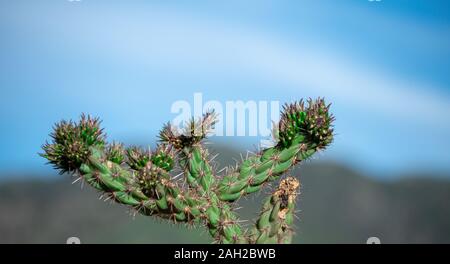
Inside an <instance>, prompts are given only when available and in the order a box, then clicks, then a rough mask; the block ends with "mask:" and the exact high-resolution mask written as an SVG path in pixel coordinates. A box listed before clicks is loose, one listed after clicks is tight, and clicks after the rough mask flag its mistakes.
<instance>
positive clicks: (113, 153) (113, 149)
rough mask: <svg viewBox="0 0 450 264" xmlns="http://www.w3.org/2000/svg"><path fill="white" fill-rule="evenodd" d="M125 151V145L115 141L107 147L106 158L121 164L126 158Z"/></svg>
mask: <svg viewBox="0 0 450 264" xmlns="http://www.w3.org/2000/svg"><path fill="white" fill-rule="evenodd" d="M123 152H124V151H123V145H122V144H119V143H116V142H113V143H112V144H110V145H108V147H107V148H106V159H107V160H109V161H111V162H114V163H116V164H119V165H121V164H122V163H123V161H124V160H125V155H124V153H123Z"/></svg>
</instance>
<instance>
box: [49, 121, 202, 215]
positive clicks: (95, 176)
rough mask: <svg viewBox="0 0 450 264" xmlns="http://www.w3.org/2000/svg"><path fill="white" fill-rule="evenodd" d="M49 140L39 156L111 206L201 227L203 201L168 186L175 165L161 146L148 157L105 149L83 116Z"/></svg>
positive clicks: (102, 139) (174, 185)
mask: <svg viewBox="0 0 450 264" xmlns="http://www.w3.org/2000/svg"><path fill="white" fill-rule="evenodd" d="M52 138H53V142H52V143H47V144H45V145H44V146H43V149H44V153H42V154H41V156H43V157H45V158H47V159H48V160H49V162H50V163H51V164H53V165H54V166H55V168H57V169H59V170H60V171H61V172H62V173H64V172H69V173H72V174H76V175H78V176H79V177H80V178H82V179H83V180H84V181H85V182H86V183H88V184H89V185H91V186H92V187H94V188H95V189H97V190H99V191H101V192H103V193H105V194H106V195H107V196H108V197H109V198H111V199H113V200H114V201H116V202H118V203H120V204H124V205H127V206H130V207H132V208H133V209H135V210H136V211H137V212H140V213H142V214H145V215H157V216H160V217H163V218H168V219H172V220H173V221H176V222H188V223H191V222H200V221H201V220H202V219H203V218H204V211H205V209H203V205H204V204H206V201H205V199H200V198H199V197H196V196H195V193H192V192H189V191H185V190H182V189H181V188H180V187H179V186H178V184H177V183H176V182H173V181H172V180H171V177H170V175H169V171H170V170H171V169H172V167H173V159H172V156H171V153H170V150H168V149H167V148H165V147H164V146H160V147H159V148H158V149H157V150H156V151H155V152H154V153H152V154H150V153H147V154H144V153H143V152H142V151H141V150H139V149H138V148H135V147H133V148H130V149H128V151H127V152H126V154H125V153H124V152H125V151H124V150H123V148H122V146H121V145H118V144H111V145H107V143H106V141H105V137H104V135H103V134H102V130H101V129H100V128H99V121H98V119H92V118H90V117H86V116H84V115H83V116H82V118H81V120H80V122H79V123H78V124H77V123H74V122H66V121H62V122H60V123H58V124H57V125H56V126H55V130H54V133H53V134H52ZM124 163H126V164H128V167H126V166H125V164H124Z"/></svg>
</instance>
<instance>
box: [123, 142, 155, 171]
mask: <svg viewBox="0 0 450 264" xmlns="http://www.w3.org/2000/svg"><path fill="white" fill-rule="evenodd" d="M126 154H127V158H128V159H127V164H128V166H130V168H132V169H133V170H141V169H142V168H144V167H145V165H147V163H148V162H149V161H150V153H148V152H143V151H142V150H141V149H140V148H139V147H135V146H134V147H130V148H128V149H127V152H126Z"/></svg>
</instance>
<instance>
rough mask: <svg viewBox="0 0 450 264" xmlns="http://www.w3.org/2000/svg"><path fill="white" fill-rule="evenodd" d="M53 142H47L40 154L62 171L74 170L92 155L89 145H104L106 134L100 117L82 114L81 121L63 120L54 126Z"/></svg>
mask: <svg viewBox="0 0 450 264" xmlns="http://www.w3.org/2000/svg"><path fill="white" fill-rule="evenodd" d="M53 129H54V131H53V133H51V134H50V136H51V137H52V142H51V143H48V142H47V143H46V144H45V145H44V146H43V147H42V149H43V150H44V153H41V154H40V155H41V156H42V157H45V158H46V159H48V160H49V163H51V164H53V165H54V167H55V168H56V169H59V170H60V173H65V172H74V171H76V170H77V169H78V168H79V167H80V165H81V164H82V163H83V162H85V161H86V160H87V158H88V157H89V155H90V151H89V147H91V146H103V145H104V144H105V136H104V134H103V132H102V129H101V128H100V121H99V119H98V118H91V117H90V116H85V115H84V114H83V115H82V116H81V120H80V122H79V123H74V122H72V121H64V120H63V121H61V122H59V123H57V124H55V126H54V127H53Z"/></svg>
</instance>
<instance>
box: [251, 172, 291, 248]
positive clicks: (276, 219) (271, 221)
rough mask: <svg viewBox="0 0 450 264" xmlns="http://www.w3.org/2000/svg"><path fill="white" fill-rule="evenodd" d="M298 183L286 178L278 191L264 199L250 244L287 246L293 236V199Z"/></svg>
mask: <svg viewBox="0 0 450 264" xmlns="http://www.w3.org/2000/svg"><path fill="white" fill-rule="evenodd" d="M299 185H300V184H299V182H298V180H297V179H295V178H293V177H288V178H286V179H284V180H282V181H281V182H280V185H279V187H278V189H277V190H276V191H275V192H274V193H273V194H272V195H271V196H270V197H268V198H267V199H266V201H265V202H264V204H263V207H262V210H261V213H260V215H259V218H258V220H257V221H256V224H255V227H254V229H253V230H252V233H251V236H250V243H256V244H275V243H278V244H287V243H290V242H291V239H292V235H293V231H292V230H293V229H292V224H293V218H294V210H295V198H296V196H297V192H298V188H299Z"/></svg>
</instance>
